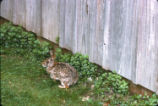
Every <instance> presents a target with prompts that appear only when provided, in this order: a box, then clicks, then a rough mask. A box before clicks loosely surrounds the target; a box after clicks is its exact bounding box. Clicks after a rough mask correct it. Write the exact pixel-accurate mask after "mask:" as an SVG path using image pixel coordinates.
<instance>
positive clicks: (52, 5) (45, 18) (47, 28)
mask: <svg viewBox="0 0 158 106" xmlns="http://www.w3.org/2000/svg"><path fill="white" fill-rule="evenodd" d="M42 36H43V37H45V38H47V39H49V40H51V41H53V42H55V39H56V37H57V36H59V0H45V1H42Z"/></svg>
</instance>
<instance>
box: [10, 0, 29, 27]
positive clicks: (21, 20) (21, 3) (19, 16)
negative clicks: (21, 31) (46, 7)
mask: <svg viewBox="0 0 158 106" xmlns="http://www.w3.org/2000/svg"><path fill="white" fill-rule="evenodd" d="M13 6H14V8H13V20H12V21H13V23H14V24H16V25H21V26H23V27H26V0H14V3H13Z"/></svg>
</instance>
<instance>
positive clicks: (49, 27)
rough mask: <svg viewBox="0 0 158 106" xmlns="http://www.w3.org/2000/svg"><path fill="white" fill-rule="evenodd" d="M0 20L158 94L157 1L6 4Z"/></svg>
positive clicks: (25, 0)
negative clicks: (23, 28)
mask: <svg viewBox="0 0 158 106" xmlns="http://www.w3.org/2000/svg"><path fill="white" fill-rule="evenodd" d="M1 16H2V17H4V18H6V19H8V20H10V21H12V22H13V23H14V24H18V25H22V26H23V27H25V28H26V29H27V30H29V31H33V32H35V33H37V34H38V35H40V36H43V37H44V38H46V39H49V40H51V41H53V42H55V38H56V37H57V36H60V46H61V47H64V48H67V49H69V50H71V51H73V52H74V53H75V52H80V53H82V54H88V55H89V57H90V61H91V62H95V63H97V64H99V65H101V66H102V67H103V68H105V69H109V70H115V71H117V73H118V74H120V75H122V76H124V77H125V78H127V79H129V80H131V81H133V82H134V83H135V84H139V85H142V86H144V87H146V88H148V89H150V90H152V91H154V92H158V1H157V0H3V1H2V3H1Z"/></svg>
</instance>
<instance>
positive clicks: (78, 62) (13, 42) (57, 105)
mask: <svg viewBox="0 0 158 106" xmlns="http://www.w3.org/2000/svg"><path fill="white" fill-rule="evenodd" d="M0 40H1V41H2V43H1V44H0V46H1V51H0V52H1V55H0V59H1V64H0V65H1V100H2V102H1V103H2V105H7V106H23V105H24V106H25V105H26V106H36V105H37V106H102V105H111V106H117V105H118V106H120V105H121V106H129V105H137V106H140V105H146V106H154V105H156V104H158V96H156V95H155V94H153V95H152V96H151V97H149V96H148V95H145V96H142V95H131V94H130V93H129V91H128V82H127V81H125V80H124V79H123V78H122V77H121V76H119V75H118V74H116V73H115V72H107V71H105V70H103V69H101V68H99V67H98V66H97V65H96V64H94V63H91V62H89V59H88V56H84V55H81V54H79V53H76V54H71V53H63V51H62V49H60V48H57V49H56V50H55V55H56V61H58V62H66V63H69V64H71V65H72V66H74V67H75V68H76V69H77V71H78V72H79V74H80V78H79V81H78V83H77V84H76V85H74V86H71V87H70V88H69V89H59V88H58V84H59V83H60V82H58V81H53V80H52V79H50V77H49V75H48V74H47V73H46V71H45V69H44V68H42V66H41V61H42V60H44V59H45V58H47V57H49V50H50V49H52V47H51V46H50V44H49V43H48V42H45V41H44V42H41V41H39V40H38V39H37V38H36V35H35V34H33V33H32V32H27V31H25V30H24V29H23V28H22V27H20V26H14V25H12V24H11V23H5V24H2V25H1V27H0ZM59 40H60V39H59V38H57V42H59Z"/></svg>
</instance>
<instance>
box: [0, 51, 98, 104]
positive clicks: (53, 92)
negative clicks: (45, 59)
mask: <svg viewBox="0 0 158 106" xmlns="http://www.w3.org/2000/svg"><path fill="white" fill-rule="evenodd" d="M0 58H1V100H2V101H1V103H2V105H4V106H52V105H53V106H89V105H94V106H96V105H98V104H97V102H93V104H91V103H88V102H82V101H81V98H80V97H83V96H84V95H85V94H86V93H87V92H88V91H89V90H90V88H88V87H87V86H85V84H84V83H83V82H82V81H79V82H78V84H76V85H74V86H72V87H71V88H69V89H67V90H66V89H59V88H58V84H60V83H59V82H56V81H53V80H52V79H50V77H49V75H48V74H47V73H46V72H45V69H44V68H42V67H41V63H40V62H39V61H35V60H32V59H28V58H25V57H21V56H18V55H12V54H9V53H8V54H5V55H1V56H0Z"/></svg>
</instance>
